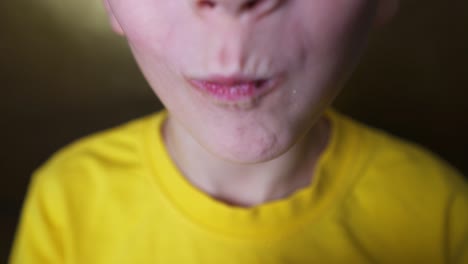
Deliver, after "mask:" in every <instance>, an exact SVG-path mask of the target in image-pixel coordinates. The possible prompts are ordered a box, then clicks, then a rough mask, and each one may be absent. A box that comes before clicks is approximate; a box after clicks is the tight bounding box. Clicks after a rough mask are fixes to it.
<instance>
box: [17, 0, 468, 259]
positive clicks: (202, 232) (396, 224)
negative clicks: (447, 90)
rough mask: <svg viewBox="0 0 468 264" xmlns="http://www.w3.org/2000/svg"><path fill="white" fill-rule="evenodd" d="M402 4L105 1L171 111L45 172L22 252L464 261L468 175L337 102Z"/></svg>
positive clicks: (21, 234) (67, 155) (91, 144)
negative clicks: (372, 39) (374, 35)
mask: <svg viewBox="0 0 468 264" xmlns="http://www.w3.org/2000/svg"><path fill="white" fill-rule="evenodd" d="M396 1H397V0H207V1H202V0H171V1H167V0H136V1H135V0H106V7H107V10H108V13H109V16H110V19H111V21H112V25H113V29H114V30H115V31H116V32H117V33H119V34H121V35H123V36H125V37H126V38H127V40H128V42H129V45H130V47H131V50H132V52H133V54H134V56H135V58H136V60H137V62H138V64H139V66H140V67H141V69H142V71H143V73H144V74H145V76H146V78H147V80H148V82H149V83H150V85H151V86H152V88H153V89H154V91H155V93H156V94H157V95H158V96H159V98H160V99H161V101H162V102H163V104H164V105H165V107H166V109H167V110H165V111H163V112H160V113H156V114H154V115H151V116H148V117H145V118H141V119H139V120H136V121H133V122H131V123H129V124H126V125H123V126H121V127H118V128H115V129H111V130H110V131H107V132H103V133H100V134H97V135H94V136H91V137H88V138H87V139H84V140H81V141H79V142H77V143H75V144H73V145H72V146H70V147H67V148H66V149H65V150H62V151H61V152H59V153H58V154H56V155H55V156H54V157H53V158H52V159H51V160H50V161H49V162H47V164H46V165H44V166H43V167H42V168H40V169H39V170H38V171H37V172H36V173H35V175H34V178H33V180H32V184H31V187H30V191H29V193H28V196H27V200H26V203H25V207H24V211H23V215H22V219H21V222H20V226H19V231H18V234H17V238H16V241H15V244H14V248H13V252H12V256H11V260H10V261H11V263H87V264H90V263H468V210H467V209H468V189H467V185H466V183H465V182H464V181H463V180H462V178H461V176H460V175H459V174H458V173H457V172H456V171H455V170H453V169H452V168H451V167H450V166H448V165H446V164H444V163H443V162H442V161H440V160H437V159H436V158H435V157H434V156H432V155H431V154H429V153H428V152H427V151H425V150H422V149H420V148H419V147H417V146H415V145H412V144H410V143H407V142H404V141H402V140H399V139H396V138H394V137H392V136H390V135H388V134H385V133H384V132H382V131H378V130H375V129H371V128H369V127H366V126H364V125H362V124H359V123H357V122H355V121H353V120H350V119H349V118H346V117H345V116H343V115H341V114H339V113H336V112H334V111H333V110H331V109H329V105H330V103H331V102H332V100H333V99H334V97H335V95H336V94H337V93H338V92H339V90H340V89H341V87H342V86H343V83H344V82H345V80H346V79H347V77H348V76H349V75H350V73H351V72H352V70H353V68H354V66H355V64H356V62H357V60H358V57H359V56H360V54H361V52H362V50H363V47H364V46H365V44H366V40H367V37H368V35H369V32H370V31H371V29H372V28H377V27H378V26H379V25H381V24H384V23H385V22H387V21H388V20H390V19H391V17H392V16H393V15H394V13H395V11H396V6H397V2H396Z"/></svg>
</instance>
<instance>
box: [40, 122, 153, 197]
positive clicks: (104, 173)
mask: <svg viewBox="0 0 468 264" xmlns="http://www.w3.org/2000/svg"><path fill="white" fill-rule="evenodd" d="M160 115H161V113H159V114H152V115H148V116H145V117H141V118H138V119H135V120H132V121H129V122H127V123H125V124H121V125H119V126H117V127H114V128H111V129H107V130H105V131H101V132H98V133H95V134H92V135H89V136H86V137H84V138H81V139H79V140H76V141H75V142H73V143H71V144H69V145H68V146H66V147H64V148H63V149H61V150H59V151H58V152H56V153H55V154H54V155H53V156H52V157H51V158H50V159H49V160H48V161H47V162H45V163H44V164H43V165H42V166H41V167H40V168H38V169H37V170H36V171H35V172H34V174H33V179H32V185H44V184H46V185H47V184H49V185H50V184H54V185H58V186H60V187H61V188H62V189H66V190H68V191H85V192H87V193H90V194H91V193H92V191H98V190H93V189H99V188H101V189H102V188H109V186H110V184H119V182H120V183H121V182H124V181H129V180H131V177H132V176H135V175H137V173H138V172H137V171H138V170H140V169H141V167H142V166H143V164H142V163H143V161H144V160H143V159H142V156H143V155H144V153H142V152H143V151H142V146H143V145H144V144H145V129H146V128H148V126H150V125H152V124H153V123H154V122H155V121H156V119H157V118H158V116H160ZM124 176H126V177H124ZM82 189H86V190H82ZM69 194H70V193H69Z"/></svg>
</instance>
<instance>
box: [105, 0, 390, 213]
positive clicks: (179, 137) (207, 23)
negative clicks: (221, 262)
mask: <svg viewBox="0 0 468 264" xmlns="http://www.w3.org/2000/svg"><path fill="white" fill-rule="evenodd" d="M105 4H106V7H107V10H108V13H109V17H110V20H111V22H112V25H113V28H114V31H116V32H117V33H119V34H121V35H123V36H125V37H126V38H127V40H128V43H129V45H130V47H131V50H132V52H133V54H134V56H135V58H136V60H137V62H138V64H139V66H140V68H141V70H142V72H143V73H144V75H145V77H146V79H147V80H148V82H149V84H150V85H151V87H152V88H153V90H154V91H155V93H156V94H157V95H158V97H159V98H160V100H161V101H162V102H163V104H164V105H165V106H166V108H167V109H168V112H169V118H168V120H167V122H166V124H165V126H164V131H163V133H164V136H165V143H166V146H167V148H168V150H169V152H170V154H171V156H172V158H173V160H174V162H175V163H176V164H177V166H178V167H179V168H180V170H181V171H182V173H183V174H184V176H185V177H186V178H187V179H188V180H189V181H191V182H192V183H193V184H194V185H195V186H196V187H198V188H199V189H201V190H202V191H204V192H206V193H208V194H210V195H212V196H214V197H216V198H218V199H220V200H223V201H225V202H227V203H230V204H236V205H240V206H252V205H256V204H261V203H264V202H266V201H270V200H275V199H280V198H282V197H285V196H287V195H289V194H290V193H292V192H294V191H295V190H297V189H299V188H302V187H304V186H307V185H308V184H310V181H311V180H312V177H311V171H312V170H313V167H314V165H315V161H316V160H317V158H318V157H319V156H320V153H322V151H323V149H324V148H325V147H326V144H327V140H328V137H329V133H330V131H329V130H330V127H329V125H328V122H327V120H326V119H325V118H324V117H323V111H324V110H325V109H326V108H327V107H328V106H329V105H330V103H331V102H332V101H333V99H334V97H335V96H336V94H337V93H338V92H339V90H340V89H341V88H342V86H343V83H344V82H345V81H346V79H347V78H348V76H349V75H350V73H351V72H352V70H353V69H354V67H355V65H356V62H357V61H358V58H359V56H360V54H361V52H362V50H363V48H364V47H365V45H366V41H367V37H368V35H369V33H370V31H371V29H372V28H373V27H376V26H379V25H381V24H384V23H385V22H387V21H388V20H389V19H390V18H391V17H392V15H393V14H394V12H395V10H396V6H397V2H396V0H283V1H278V0H261V1H247V0H212V1H195V0H173V1H166V0H105ZM233 75H235V76H239V75H241V76H247V77H249V78H252V79H259V78H262V79H263V78H270V79H278V80H281V81H280V83H279V85H278V86H277V87H276V88H275V89H274V90H272V91H271V92H269V93H268V94H266V95H265V96H261V97H258V98H254V99H252V100H250V101H248V102H247V103H246V102H227V103H219V102H217V101H216V100H213V99H212V98H210V97H207V96H204V95H203V94H202V93H200V92H199V91H198V90H196V89H194V88H193V87H192V86H191V85H190V84H189V83H188V82H187V79H207V78H211V77H212V76H233ZM194 157H195V158H194Z"/></svg>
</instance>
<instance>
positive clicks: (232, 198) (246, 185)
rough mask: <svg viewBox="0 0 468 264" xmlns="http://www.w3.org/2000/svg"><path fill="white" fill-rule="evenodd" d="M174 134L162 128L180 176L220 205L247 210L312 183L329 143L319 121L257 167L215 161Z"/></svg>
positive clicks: (326, 128)
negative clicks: (286, 149)
mask: <svg viewBox="0 0 468 264" xmlns="http://www.w3.org/2000/svg"><path fill="white" fill-rule="evenodd" d="M172 129H173V128H172ZM177 133H178V132H176V131H173V130H171V129H168V128H167V124H166V125H165V131H164V138H165V143H166V147H167V149H168V152H169V154H170V156H171V158H172V160H173V161H174V163H175V164H176V166H177V167H178V169H179V171H180V172H181V174H182V176H183V177H185V179H186V180H187V181H188V182H189V183H190V184H191V185H192V186H193V187H195V188H196V189H198V190H199V191H201V192H203V193H204V194H206V195H208V196H211V197H212V198H214V199H216V200H217V201H219V202H222V203H224V204H227V205H230V206H234V207H243V208H249V207H254V206H258V205H261V204H265V203H269V202H273V201H276V200H281V199H285V198H287V197H289V196H291V195H293V194H294V193H296V192H297V191H300V190H301V189H304V188H307V187H308V186H310V185H311V184H312V182H313V178H314V171H315V166H316V164H317V161H318V159H319V157H320V156H321V154H322V152H323V150H324V149H325V148H326V146H327V143H328V137H329V124H328V121H327V120H326V119H325V118H322V119H320V120H319V121H318V122H317V123H316V125H315V126H314V128H313V129H311V130H310V131H309V133H307V134H306V136H304V137H303V138H302V139H301V140H299V141H298V142H297V143H296V144H295V145H294V146H293V147H291V149H290V150H288V151H287V152H286V153H284V154H283V155H281V156H279V157H278V158H275V159H273V160H270V161H267V162H262V163H258V164H234V163H230V162H227V161H225V160H221V159H218V158H217V157H214V156H213V155H211V154H210V153H208V152H207V151H205V150H204V149H203V148H202V147H200V145H198V143H197V142H195V141H192V140H190V138H189V139H188V140H187V138H186V139H185V140H184V139H183V138H180V135H179V137H177ZM175 137H177V140H176V138H175ZM191 150H193V151H191ZM195 154H196V155H195ZM194 156H196V157H197V159H196V160H195V159H193V157H194Z"/></svg>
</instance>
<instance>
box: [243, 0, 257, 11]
mask: <svg viewBox="0 0 468 264" xmlns="http://www.w3.org/2000/svg"><path fill="white" fill-rule="evenodd" d="M261 1H262V0H248V1H247V2H245V3H244V4H243V5H242V10H250V9H253V8H254V7H255V6H257V5H258V3H259V2H261Z"/></svg>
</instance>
